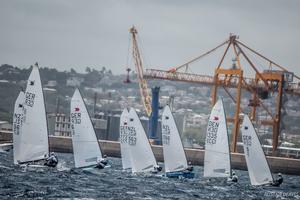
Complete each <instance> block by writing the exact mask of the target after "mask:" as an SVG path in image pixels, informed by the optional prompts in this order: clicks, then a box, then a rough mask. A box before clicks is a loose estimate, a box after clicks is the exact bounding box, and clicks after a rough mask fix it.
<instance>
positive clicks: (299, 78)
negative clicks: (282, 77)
mask: <svg viewBox="0 0 300 200" xmlns="http://www.w3.org/2000/svg"><path fill="white" fill-rule="evenodd" d="M237 43H239V44H240V45H242V46H243V47H245V48H246V49H248V50H250V51H252V52H253V53H255V54H256V55H258V56H260V57H262V58H263V59H265V60H267V61H269V62H270V63H271V64H273V65H275V66H276V67H278V68H280V69H282V70H283V71H286V72H290V71H289V70H287V69H286V68H285V67H282V66H281V65H279V64H277V63H275V62H273V61H272V60H270V59H269V58H267V57H265V56H263V55H262V54H260V53H258V52H257V51H255V50H253V49H251V48H250V47H248V46H246V45H245V44H243V43H242V42H240V41H237ZM294 76H295V77H296V78H297V79H298V80H300V77H299V76H297V75H296V74H294Z"/></svg>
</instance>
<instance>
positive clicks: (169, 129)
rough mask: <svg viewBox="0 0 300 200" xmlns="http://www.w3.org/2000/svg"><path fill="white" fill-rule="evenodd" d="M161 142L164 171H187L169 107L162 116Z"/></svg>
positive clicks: (177, 132) (184, 156)
mask: <svg viewBox="0 0 300 200" xmlns="http://www.w3.org/2000/svg"><path fill="white" fill-rule="evenodd" d="M162 142H163V153H164V161H165V171H166V172H175V171H182V170H185V169H187V167H188V165H187V160H186V155H185V152H184V148H183V145H182V142H181V138H180V135H179V131H178V129H177V125H176V123H175V120H174V117H173V114H172V112H171V110H170V107H169V106H166V107H165V109H164V111H163V114H162Z"/></svg>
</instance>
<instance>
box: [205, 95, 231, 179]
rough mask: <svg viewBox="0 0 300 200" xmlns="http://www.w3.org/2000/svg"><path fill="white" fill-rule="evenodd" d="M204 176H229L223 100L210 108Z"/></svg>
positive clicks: (229, 165) (229, 167)
mask: <svg viewBox="0 0 300 200" xmlns="http://www.w3.org/2000/svg"><path fill="white" fill-rule="evenodd" d="M203 176H204V177H231V176H232V171H231V161H230V150H229V139H228V133H227V124H226V115H225V111H224V106H223V100H222V99H219V100H218V101H217V103H216V104H215V105H214V107H213V108H212V111H211V114H210V117H209V121H208V125H207V131H206V139H205V155H204V175H203Z"/></svg>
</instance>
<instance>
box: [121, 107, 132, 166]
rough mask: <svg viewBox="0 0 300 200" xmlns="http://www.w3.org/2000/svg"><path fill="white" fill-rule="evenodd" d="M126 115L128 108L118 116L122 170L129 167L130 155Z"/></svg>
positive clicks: (127, 117) (127, 118)
mask: <svg viewBox="0 0 300 200" xmlns="http://www.w3.org/2000/svg"><path fill="white" fill-rule="evenodd" d="M128 115H129V113H128V110H127V108H125V109H124V110H123V112H122V114H121V117H120V147H121V157H122V167H123V170H128V169H131V155H130V149H129V143H128V141H129V140H128V138H129V137H128V133H129V131H128V120H129V116H128Z"/></svg>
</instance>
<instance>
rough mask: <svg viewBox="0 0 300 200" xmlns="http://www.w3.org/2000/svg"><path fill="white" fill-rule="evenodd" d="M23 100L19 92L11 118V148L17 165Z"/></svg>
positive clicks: (23, 97)
mask: <svg viewBox="0 0 300 200" xmlns="http://www.w3.org/2000/svg"><path fill="white" fill-rule="evenodd" d="M24 100H25V94H24V92H23V91H21V92H20V93H19V95H18V97H17V99H16V102H15V107H14V116H13V146H14V164H15V165H16V164H18V160H20V158H19V157H18V156H19V155H20V151H21V149H20V145H18V144H19V143H20V140H21V135H22V133H21V131H22V124H23V112H24V110H23V103H24Z"/></svg>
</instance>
